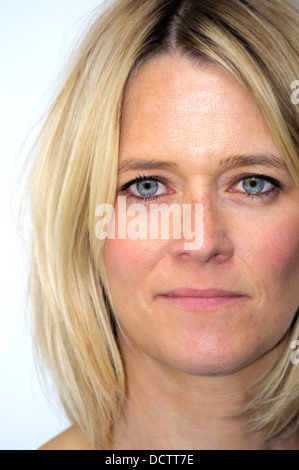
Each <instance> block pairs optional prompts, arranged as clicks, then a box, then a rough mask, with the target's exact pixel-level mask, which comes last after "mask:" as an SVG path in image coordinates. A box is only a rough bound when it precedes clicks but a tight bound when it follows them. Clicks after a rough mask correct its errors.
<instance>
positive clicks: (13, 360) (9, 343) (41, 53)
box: [0, 0, 299, 450]
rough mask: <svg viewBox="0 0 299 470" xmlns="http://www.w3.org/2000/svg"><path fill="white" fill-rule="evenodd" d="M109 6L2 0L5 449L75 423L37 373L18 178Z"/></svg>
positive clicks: (0, 438) (1, 438)
mask: <svg viewBox="0 0 299 470" xmlns="http://www.w3.org/2000/svg"><path fill="white" fill-rule="evenodd" d="M296 1H297V3H298V5H299V0H296ZM105 2H107V0H0V51H1V61H0V72H1V73H0V210H1V212H0V217H1V219H0V220H1V224H0V227H1V231H0V305H1V310H0V325H1V327H0V449H6V450H10V449H11V450H16V449H22V450H27V449H28V450H29V449H36V448H38V447H39V446H40V445H41V444H43V443H44V442H46V441H47V440H48V439H50V438H51V437H53V436H54V435H56V434H58V433H59V432H60V431H62V430H64V429H65V428H67V427H68V425H69V423H68V420H67V419H66V417H65V416H64V414H63V411H62V410H61V408H59V405H56V407H55V409H54V408H53V407H52V405H50V404H49V402H48V401H47V400H46V398H45V397H44V394H43V392H42V389H41V387H40V385H39V382H38V379H37V375H36V372H35V369H34V362H33V356H32V352H31V340H30V327H29V320H28V317H29V314H28V311H27V309H26V304H25V293H26V275H27V271H28V267H27V265H26V256H25V253H24V250H23V247H22V245H21V244H20V242H18V241H17V237H16V214H17V207H18V202H19V197H20V185H19V182H18V180H17V177H18V173H19V172H20V170H21V166H22V162H23V161H24V158H25V156H26V153H27V151H28V149H29V148H30V143H32V141H33V139H34V135H35V132H36V131H35V130H34V129H33V131H32V132H31V133H30V134H29V131H30V130H31V129H32V128H33V127H34V124H35V123H36V122H37V121H38V119H39V118H40V117H41V116H42V113H43V111H44V109H45V107H46V105H47V103H48V100H49V97H50V96H51V95H50V90H51V89H53V84H54V82H55V78H56V77H57V75H58V73H59V70H60V68H61V66H62V64H63V62H64V60H65V58H66V57H67V55H68V52H69V50H70V47H71V45H72V43H73V41H74V38H77V37H78V33H79V32H80V31H82V29H83V28H84V26H85V25H86V24H87V22H88V15H89V13H90V12H91V11H92V10H93V8H94V7H96V6H97V5H99V4H100V3H105ZM298 79H299V77H298ZM28 134H29V137H27V136H28ZM52 399H53V396H52V397H51V400H52Z"/></svg>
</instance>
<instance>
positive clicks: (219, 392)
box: [113, 343, 298, 450]
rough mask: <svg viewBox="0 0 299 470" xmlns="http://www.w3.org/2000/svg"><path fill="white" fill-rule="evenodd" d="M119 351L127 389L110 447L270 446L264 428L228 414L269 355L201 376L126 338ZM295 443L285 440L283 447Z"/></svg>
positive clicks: (259, 371) (241, 397)
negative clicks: (163, 360)
mask: <svg viewBox="0 0 299 470" xmlns="http://www.w3.org/2000/svg"><path fill="white" fill-rule="evenodd" d="M122 352H123V357H124V362H125V364H126V373H127V384H128V390H127V398H126V400H125V402H124V408H123V417H122V419H121V420H120V422H119V423H118V425H117V426H116V428H115V434H114V446H113V447H114V449H128V450H132V449H138V450H142V449H146V450H154V449H156V450H165V449H169V450H187V449H188V450H209V449H212V450H220V449H224V450H230V449H233V450H237V449H242V450H245V449H255V450H259V449H270V448H274V447H273V446H272V447H271V446H270V445H269V443H267V442H266V441H265V439H264V436H263V434H262V433H257V432H255V433H250V432H248V431H246V429H245V426H244V425H243V424H242V423H241V422H240V420H238V419H236V418H230V417H229V416H230V415H232V414H234V413H236V412H237V411H239V409H240V406H241V404H242V401H243V399H244V396H245V393H246V390H247V389H248V386H249V384H252V383H253V382H254V380H256V379H257V378H258V376H259V375H261V373H263V372H265V371H266V370H267V367H268V369H269V367H270V366H271V363H269V362H270V361H269V358H265V360H264V363H263V364H259V366H258V367H254V368H253V367H251V368H250V367H249V366H247V367H246V368H244V369H242V370H240V371H237V372H235V373H234V374H232V375H229V376H221V377H219V376H217V377H216V376H214V377H207V376H205V377H199V376H193V375H189V374H184V373H182V372H181V371H178V370H174V369H170V368H168V367H167V366H165V365H163V364H161V363H159V362H157V361H155V360H153V359H152V358H149V357H147V356H145V355H144V354H143V353H142V352H140V351H136V350H135V349H134V347H132V346H130V345H128V344H127V343H126V344H123V345H122ZM272 361H273V358H272ZM272 363H273V362H272ZM296 444H297V445H298V443H295V444H292V443H290V442H289V443H287V448H288V449H289V448H290V446H292V445H294V446H296ZM278 447H279V448H280V449H283V448H284V447H283V445H281V446H278ZM275 448H276V447H275ZM297 448H298V447H297Z"/></svg>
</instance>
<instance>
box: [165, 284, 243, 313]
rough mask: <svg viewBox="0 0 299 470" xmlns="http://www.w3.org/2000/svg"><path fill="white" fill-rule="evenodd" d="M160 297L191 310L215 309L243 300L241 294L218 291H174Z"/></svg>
mask: <svg viewBox="0 0 299 470" xmlns="http://www.w3.org/2000/svg"><path fill="white" fill-rule="evenodd" d="M162 297H163V298H165V299H166V300H168V301H169V302H171V303H173V304H175V305H178V306H181V307H184V308H187V309H191V310H196V309H205V308H215V307H219V306H221V305H226V304H228V303H231V302H235V301H236V300H240V299H242V298H245V297H246V296H244V295H243V294H239V293H237V292H232V291H226V290H219V289H203V290H198V289H190V288H182V289H175V290H172V291H169V292H166V293H165V294H162Z"/></svg>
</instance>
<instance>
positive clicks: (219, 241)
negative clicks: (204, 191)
mask: <svg viewBox="0 0 299 470" xmlns="http://www.w3.org/2000/svg"><path fill="white" fill-rule="evenodd" d="M196 204H197V205H196ZM196 207H197V209H196ZM199 208H200V210H201V211H202V216H201V218H200V223H198V219H197V223H196V210H199ZM192 209H194V210H191V211H190V212H191V224H192V233H193V234H194V242H193V241H192V240H191V241H192V243H191V244H190V239H188V240H187V239H186V238H185V236H184V233H185V232H184V230H182V237H181V238H180V239H172V240H171V244H170V250H171V254H172V255H173V256H175V257H180V258H188V257H190V258H192V259H194V260H196V261H197V262H199V263H207V262H208V261H210V260H212V259H213V260H215V261H218V262H223V261H225V260H228V259H230V258H231V257H232V256H233V253H234V246H233V243H232V240H231V239H230V233H229V232H230V221H229V219H228V216H227V214H225V212H224V211H223V210H222V211H221V208H220V207H219V204H218V205H217V201H212V200H208V199H206V200H205V201H204V202H203V201H201V203H199V202H197V203H194V202H193V204H192ZM182 212H183V211H182ZM183 213H184V212H183ZM197 217H199V216H198V212H197ZM184 224H185V220H183V225H184ZM198 230H200V231H201V233H198ZM189 236H190V235H189ZM189 236H188V238H189ZM196 239H197V241H199V243H196Z"/></svg>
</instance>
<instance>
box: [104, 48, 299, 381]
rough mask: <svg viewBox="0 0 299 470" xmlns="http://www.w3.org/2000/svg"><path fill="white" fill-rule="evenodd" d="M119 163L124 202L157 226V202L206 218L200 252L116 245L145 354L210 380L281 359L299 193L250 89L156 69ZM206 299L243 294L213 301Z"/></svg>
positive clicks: (172, 68)
mask: <svg viewBox="0 0 299 470" xmlns="http://www.w3.org/2000/svg"><path fill="white" fill-rule="evenodd" d="M290 105H291V104H290ZM238 157H239V158H238ZM240 157H243V158H241V159H240ZM237 158H238V159H237ZM119 159H120V161H119V164H120V167H121V168H122V171H121V172H120V173H119V178H118V194H117V195H118V196H126V198H127V199H126V203H127V206H130V205H131V204H136V203H139V204H142V205H143V206H144V208H145V210H146V218H149V214H150V207H151V206H152V205H153V204H162V203H163V204H167V205H168V206H170V205H171V204H174V203H176V204H179V205H180V206H181V207H183V205H184V204H201V205H202V208H203V224H202V227H201V229H202V236H203V242H202V244H201V246H198V247H197V248H196V249H192V250H186V246H185V242H186V240H184V239H183V238H182V239H175V238H174V237H169V238H168V239H161V238H160V239H151V238H150V237H148V238H147V239H137V240H136V239H135V240H134V239H130V238H129V237H126V238H125V239H117V238H115V239H108V240H106V242H105V245H104V262H105V266H106V271H107V279H108V282H109V287H110V291H111V295H112V298H113V302H114V308H115V315H116V317H117V318H118V321H119V323H120V325H121V328H122V330H123V332H124V334H125V335H126V337H127V338H128V339H129V340H130V343H131V345H132V346H133V348H134V349H135V350H136V351H139V352H140V353H142V354H145V355H146V356H147V357H148V358H150V359H151V360H154V361H158V362H159V363H160V364H161V363H162V364H163V365H164V366H168V367H171V368H174V369H176V370H180V371H184V372H188V373H191V374H203V375H214V374H229V373H232V372H234V371H236V370H238V369H240V368H243V367H244V366H246V365H247V364H250V363H253V361H255V360H256V359H258V358H261V357H262V356H263V355H264V354H265V353H269V354H272V352H273V351H277V350H278V349H279V347H280V346H279V342H280V341H281V339H282V338H283V336H284V334H285V333H286V331H287V329H288V328H289V326H290V324H291V322H292V319H293V318H294V315H295V313H296V310H297V308H298V306H299V288H298V286H299V191H298V189H297V187H296V186H295V183H294V182H293V179H292V177H291V175H290V174H289V172H288V170H287V168H286V167H284V165H283V163H284V162H283V157H282V155H281V152H280V151H279V149H278V147H277V146H276V144H275V142H274V140H273V137H272V135H271V133H270V131H269V128H268V127H267V124H266V121H265V120H264V118H263V115H262V114H261V112H260V110H259V108H258V107H257V106H256V105H255V103H254V102H253V101H252V100H251V98H250V97H249V95H248V94H247V93H246V91H244V89H243V88H242V87H241V86H240V85H239V84H238V83H237V81H236V80H235V79H234V78H233V77H232V76H231V75H230V74H229V73H228V72H226V71H224V70H223V69H221V68H220V67H218V66H211V67H208V68H202V67H199V66H196V65H194V64H192V63H191V62H189V61H188V60H187V59H183V58H179V57H170V56H164V57H159V58H156V59H155V60H154V61H151V62H148V63H147V64H145V65H144V66H143V67H142V68H141V69H140V70H139V71H138V73H137V74H136V75H135V76H134V77H132V78H131V81H130V82H129V86H128V88H127V90H126V95H125V104H124V111H123V120H122V128H121V142H120V157H119ZM252 175H258V176H256V177H255V178H254V177H252ZM138 178H139V180H138ZM142 178H143V179H142ZM246 178H247V179H246ZM136 179H137V182H136ZM144 179H145V180H144ZM134 180H135V182H134ZM194 207H195V206H194ZM117 212H118V205H117V204H116V216H117ZM193 214H195V212H193ZM194 217H195V216H194ZM131 219H132V218H131ZM131 219H130V218H129V217H128V218H127V221H129V220H131ZM193 223H194V220H193ZM205 289H218V290H225V291H230V292H233V293H234V295H232V294H231V295H230V296H229V297H226V298H223V297H222V298H221V297H219V296H218V295H219V292H212V291H210V292H206V294H207V295H208V296H209V297H210V299H203V298H202V297H201V296H202V295H203V293H202V292H199V291H201V290H205ZM235 294H238V296H236V295H235ZM211 297H212V298H211ZM120 342H121V344H122V346H123V347H125V342H124V341H123V339H122V338H120ZM275 346H276V348H275ZM271 351H272V352H271Z"/></svg>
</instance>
